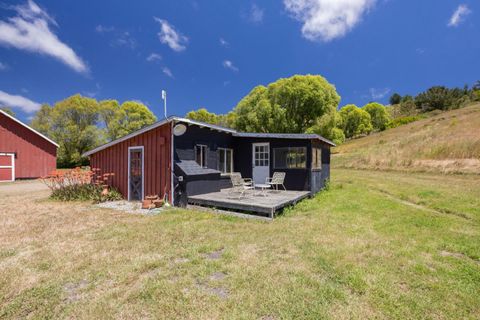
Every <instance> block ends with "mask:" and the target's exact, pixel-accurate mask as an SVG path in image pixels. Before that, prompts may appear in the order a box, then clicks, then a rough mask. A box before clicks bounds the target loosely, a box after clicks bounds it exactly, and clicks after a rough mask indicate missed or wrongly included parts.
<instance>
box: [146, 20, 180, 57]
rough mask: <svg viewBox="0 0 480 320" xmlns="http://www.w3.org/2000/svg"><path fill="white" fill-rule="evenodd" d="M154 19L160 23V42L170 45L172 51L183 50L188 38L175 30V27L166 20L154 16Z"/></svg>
mask: <svg viewBox="0 0 480 320" xmlns="http://www.w3.org/2000/svg"><path fill="white" fill-rule="evenodd" d="M154 19H155V21H157V22H158V23H160V32H159V33H158V38H159V39H160V42H161V43H164V44H166V45H168V46H169V47H170V49H172V50H173V51H177V52H178V51H183V50H185V49H186V48H187V46H186V45H187V43H188V38H187V37H186V36H184V35H183V34H181V33H180V32H179V31H177V30H175V27H174V26H172V25H171V24H170V23H168V21H167V20H164V19H159V18H157V17H154Z"/></svg>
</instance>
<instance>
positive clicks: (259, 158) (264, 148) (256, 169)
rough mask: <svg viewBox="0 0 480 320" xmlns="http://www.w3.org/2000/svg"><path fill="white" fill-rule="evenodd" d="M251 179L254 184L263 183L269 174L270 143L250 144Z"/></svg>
mask: <svg viewBox="0 0 480 320" xmlns="http://www.w3.org/2000/svg"><path fill="white" fill-rule="evenodd" d="M252 151H253V152H252V176H253V177H252V179H253V181H255V183H256V184H259V183H265V180H266V179H267V178H268V177H269V176H270V144H269V143H268V142H267V143H253V144H252Z"/></svg>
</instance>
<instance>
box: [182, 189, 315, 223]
mask: <svg viewBox="0 0 480 320" xmlns="http://www.w3.org/2000/svg"><path fill="white" fill-rule="evenodd" d="M266 194H267V196H266V197H265V196H263V195H261V193H260V192H259V191H255V192H248V193H247V194H246V195H245V196H244V197H242V198H241V199H238V194H235V195H234V196H232V195H229V193H228V189H223V190H221V191H220V192H212V193H205V194H200V195H196V196H189V197H188V203H189V204H193V205H199V206H209V207H215V208H222V209H230V210H241V211H247V212H252V213H257V214H262V215H268V216H269V217H271V218H273V216H274V214H275V212H277V211H278V210H280V209H282V208H284V207H286V206H289V205H292V204H295V203H297V202H298V201H300V200H302V199H304V198H306V197H308V196H309V195H310V192H309V191H274V190H270V191H267V192H266Z"/></svg>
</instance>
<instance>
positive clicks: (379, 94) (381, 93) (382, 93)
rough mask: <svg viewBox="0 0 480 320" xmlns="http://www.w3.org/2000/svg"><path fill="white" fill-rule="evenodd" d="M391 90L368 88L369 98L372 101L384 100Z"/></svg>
mask: <svg viewBox="0 0 480 320" xmlns="http://www.w3.org/2000/svg"><path fill="white" fill-rule="evenodd" d="M391 91H392V90H391V89H390V88H384V89H375V88H370V97H371V98H372V99H373V100H380V99H383V98H385V97H386V96H387V95H388V94H389V93H390V92H391Z"/></svg>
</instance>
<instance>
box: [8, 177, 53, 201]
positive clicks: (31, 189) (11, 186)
mask: <svg viewBox="0 0 480 320" xmlns="http://www.w3.org/2000/svg"><path fill="white" fill-rule="evenodd" d="M48 191H49V190H48V188H47V186H45V185H44V184H43V183H42V182H41V181H39V180H23V181H22V180H20V181H16V182H7V183H0V199H2V198H4V197H7V196H9V197H12V196H13V197H16V196H18V197H21V196H22V195H25V196H29V197H31V196H35V197H42V196H47V195H48Z"/></svg>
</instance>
